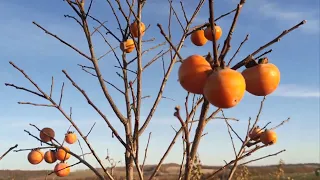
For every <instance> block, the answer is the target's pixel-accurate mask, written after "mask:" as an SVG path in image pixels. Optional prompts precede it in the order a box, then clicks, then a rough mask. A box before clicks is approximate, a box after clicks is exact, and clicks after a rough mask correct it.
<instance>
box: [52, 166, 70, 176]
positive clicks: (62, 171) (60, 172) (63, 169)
mask: <svg viewBox="0 0 320 180" xmlns="http://www.w3.org/2000/svg"><path fill="white" fill-rule="evenodd" d="M54 172H55V174H56V175H57V176H59V177H66V176H68V175H69V174H70V167H69V165H68V164H67V163H58V164H57V165H56V166H55V167H54Z"/></svg>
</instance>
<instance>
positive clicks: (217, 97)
mask: <svg viewBox="0 0 320 180" xmlns="http://www.w3.org/2000/svg"><path fill="white" fill-rule="evenodd" d="M245 91H246V83H245V80H244V78H243V76H242V75H241V73H240V72H238V71H236V70H233V69H231V68H229V67H225V68H224V69H220V70H217V71H213V73H212V74H211V75H210V76H209V77H208V78H207V81H206V83H205V86H204V90H203V93H204V96H205V97H206V99H207V100H208V101H209V102H210V104H212V105H214V106H216V107H218V108H231V107H234V106H236V105H237V104H238V103H239V102H240V101H241V100H242V98H243V96H244V94H245Z"/></svg>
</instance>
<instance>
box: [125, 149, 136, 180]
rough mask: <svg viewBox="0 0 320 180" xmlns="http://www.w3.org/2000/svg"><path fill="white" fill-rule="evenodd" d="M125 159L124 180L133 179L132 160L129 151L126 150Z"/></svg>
mask: <svg viewBox="0 0 320 180" xmlns="http://www.w3.org/2000/svg"><path fill="white" fill-rule="evenodd" d="M125 156H126V157H125V159H126V180H133V168H134V161H133V158H132V156H131V155H130V152H129V151H127V150H126V153H125Z"/></svg>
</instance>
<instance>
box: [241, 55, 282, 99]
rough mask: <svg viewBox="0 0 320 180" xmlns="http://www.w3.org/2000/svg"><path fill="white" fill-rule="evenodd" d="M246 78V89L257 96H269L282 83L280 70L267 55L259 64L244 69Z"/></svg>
mask: <svg viewBox="0 0 320 180" xmlns="http://www.w3.org/2000/svg"><path fill="white" fill-rule="evenodd" d="M242 75H243V77H244V79H245V80H246V85H247V86H246V90H247V91H248V92H249V93H250V94H252V95H255V96H267V95H269V94H271V93H272V92H274V91H275V90H276V89H277V88H278V86H279V83H280V71H279V69H278V67H277V66H276V65H274V64H271V63H268V59H267V58H266V57H265V58H263V59H260V60H259V64H258V65H255V66H253V67H249V68H247V69H245V70H244V71H242Z"/></svg>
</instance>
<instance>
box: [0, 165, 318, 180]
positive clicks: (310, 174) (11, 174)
mask: <svg viewBox="0 0 320 180" xmlns="http://www.w3.org/2000/svg"><path fill="white" fill-rule="evenodd" d="M319 167H320V164H286V165H284V166H283V171H284V173H285V177H290V178H291V179H294V180H302V179H305V180H320V177H317V176H316V175H315V173H314V171H315V169H317V168H319ZM154 168H155V166H154V165H146V166H145V168H144V172H145V176H146V177H148V176H150V175H151V173H152V172H153V170H154ZM218 168H219V167H218V166H202V173H204V174H207V173H210V172H212V171H213V170H215V169H218ZM277 169H278V165H271V166H248V172H249V179H250V180H251V179H252V180H272V179H275V177H274V175H271V174H274V173H275V172H276V171H277ZM124 170H125V169H124V168H123V167H118V168H116V169H115V171H114V174H115V175H116V176H115V177H116V179H119V180H120V179H123V176H124V174H125V171H124ZM179 170H180V166H179V165H178V164H164V165H163V166H162V167H161V169H160V171H159V173H158V175H157V178H155V180H171V179H172V180H173V179H177V177H178V174H179ZM226 171H228V170H226ZM240 171H241V168H240V169H239V170H238V171H237V172H236V176H237V175H238V176H239V173H241V172H240ZM48 172H50V171H20V170H0V180H9V179H10V180H13V179H14V180H43V179H45V175H46V174H47V173H48ZM221 175H223V174H221V173H220V174H219V175H217V178H216V179H219V176H220V177H221ZM236 176H235V178H234V179H236ZM94 177H95V176H94V174H93V173H92V172H91V171H90V170H79V171H76V172H73V173H71V174H70V176H69V177H67V178H57V177H56V176H55V175H50V176H48V177H47V179H48V180H53V179H65V180H67V179H69V180H77V179H79V180H80V179H81V180H82V179H86V180H90V179H92V180H93V179H96V178H94Z"/></svg>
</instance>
